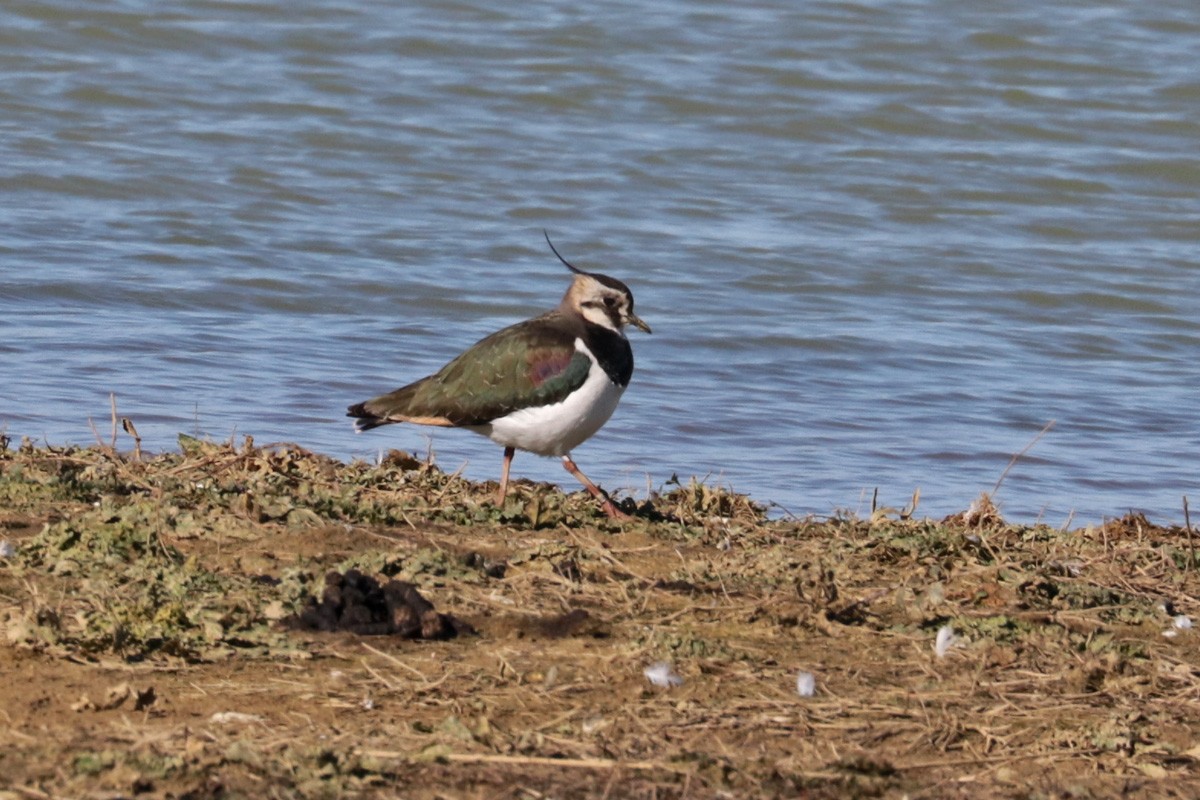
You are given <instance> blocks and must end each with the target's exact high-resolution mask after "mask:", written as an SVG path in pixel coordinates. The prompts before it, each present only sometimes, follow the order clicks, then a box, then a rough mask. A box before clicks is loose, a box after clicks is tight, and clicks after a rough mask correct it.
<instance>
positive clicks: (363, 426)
mask: <svg viewBox="0 0 1200 800" xmlns="http://www.w3.org/2000/svg"><path fill="white" fill-rule="evenodd" d="M346 416H347V417H354V432H355V433H362V432H363V431H369V430H371V429H372V428H378V427H379V426H380V425H386V424H387V420H385V419H382V418H381V417H377V416H375V415H374V414H372V413H371V412H370V411H367V404H366V403H357V404H355V405H352V406H350V407H349V408H347V409H346Z"/></svg>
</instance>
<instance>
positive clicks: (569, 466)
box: [562, 455, 629, 519]
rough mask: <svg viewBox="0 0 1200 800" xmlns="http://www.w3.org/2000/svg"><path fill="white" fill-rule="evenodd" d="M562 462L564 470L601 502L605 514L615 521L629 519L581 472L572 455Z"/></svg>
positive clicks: (563, 458)
mask: <svg viewBox="0 0 1200 800" xmlns="http://www.w3.org/2000/svg"><path fill="white" fill-rule="evenodd" d="M562 462H563V469H565V470H566V471H567V472H569V473H571V474H572V475H574V476H575V480H577V481H579V482H580V483H582V484H583V487H584V488H585V489H587V490H588V492H589V493H591V495H592V497H594V498H596V499H597V500H599V501H600V504H601V507H602V508H603V509H604V513H605V514H608V515H609V516H610V517H612V518H613V519H629V515H628V514H626V513H624V512H623V511H621V510H620V509H618V508H617V507H616V506H615V505H613V501H612V500H609V499H608V495H606V494H605V493H604V492H603V491H602V490H601V489H600V487H599V486H597V485H596V484H594V483H592V481H591V480H590V479H589V478H588V476H587V475H584V474H583V473H582V472H581V471H580V470H579V467H577V466H575V462H574V461H572V460H571V456H570V455H565V456H563V457H562Z"/></svg>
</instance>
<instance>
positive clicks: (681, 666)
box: [0, 437, 1200, 798]
mask: <svg viewBox="0 0 1200 800" xmlns="http://www.w3.org/2000/svg"><path fill="white" fill-rule="evenodd" d="M515 489H516V490H515V492H514V493H513V494H512V496H511V497H510V498H509V500H508V502H507V503H506V504H505V505H504V507H503V508H496V507H495V506H494V505H493V504H492V503H491V502H490V499H491V495H492V491H493V490H494V484H493V485H492V486H491V487H489V486H486V485H479V484H472V483H469V482H466V481H463V480H461V479H459V478H457V477H455V476H452V475H447V474H445V473H443V472H442V471H440V470H439V469H438V468H437V467H436V466H435V465H432V464H429V463H426V462H424V461H422V460H420V459H417V458H414V457H412V456H409V455H406V454H401V453H393V454H391V455H390V456H389V457H388V458H387V459H385V460H384V462H383V463H381V464H378V465H368V464H361V463H357V464H349V465H347V464H342V463H339V462H336V461H332V460H329V459H326V458H324V457H321V456H319V455H316V454H312V453H307V452H305V451H303V450H302V449H300V448H297V447H293V446H279V447H271V448H265V449H264V448H260V447H255V446H254V445H253V444H251V443H243V444H239V445H236V446H234V445H229V444H213V443H207V442H200V441H196V440H191V439H187V438H186V437H185V438H183V439H182V440H181V448H180V451H179V452H178V453H172V454H163V455H157V456H149V455H144V456H142V457H141V458H134V457H133V456H132V455H130V454H117V453H115V452H112V451H111V450H106V449H102V448H98V449H87V450H78V449H56V448H44V447H41V448H38V447H32V446H29V445H26V446H23V447H13V446H12V445H11V444H10V445H9V446H7V447H6V448H4V449H3V450H2V451H0V540H3V541H5V542H7V543H8V544H9V547H7V548H4V549H3V550H2V551H0V553H2V555H0V634H2V638H0V670H2V672H3V674H4V676H5V678H6V680H5V681H3V685H2V686H0V715H2V716H3V719H4V721H5V724H4V725H2V726H0V798H8V797H14V798H16V797H20V798H27V797H57V796H75V797H97V798H99V797H105V798H108V797H114V796H134V795H140V796H147V797H188V798H206V797H213V798H216V797H375V796H379V797H384V796H396V795H403V796H411V797H435V796H467V797H472V796H479V797H483V796H497V795H500V796H508V797H538V796H553V797H592V796H595V797H600V796H605V795H607V796H610V797H656V798H664V797H717V796H736V797H757V796H761V797H795V796H810V797H812V796H815V797H841V796H845V795H847V794H855V795H870V796H885V797H890V796H896V797H899V796H902V795H908V796H909V797H948V796H951V797H952V796H962V797H988V796H996V797H1038V796H1044V797H1057V796H1076V797H1088V796H1096V797H1100V796H1111V795H1112V794H1116V793H1118V792H1129V791H1135V792H1138V793H1144V794H1154V795H1161V796H1180V797H1184V796H1191V795H1193V794H1194V793H1195V791H1196V790H1197V788H1200V785H1198V784H1200V782H1198V781H1197V780H1196V778H1197V759H1198V758H1200V713H1198V712H1200V706H1198V705H1197V695H1200V655H1198V652H1200V650H1198V648H1197V643H1198V641H1197V640H1196V638H1195V637H1196V636H1197V634H1196V633H1195V632H1194V631H1193V630H1192V629H1191V628H1190V627H1188V626H1189V623H1190V620H1191V618H1192V616H1194V615H1195V614H1197V613H1200V608H1198V606H1197V603H1200V601H1198V600H1197V598H1198V597H1200V580H1198V579H1197V576H1196V569H1195V568H1196V563H1197V562H1196V555H1195V550H1194V541H1193V538H1194V537H1193V536H1192V535H1190V533H1191V532H1189V531H1188V530H1187V529H1186V528H1183V529H1181V528H1169V527H1160V526H1156V525H1155V524H1154V523H1153V522H1152V521H1150V520H1147V519H1145V518H1143V517H1126V518H1122V519H1115V520H1113V521H1111V522H1109V523H1108V524H1106V525H1104V526H1095V527H1091V528H1085V529H1079V530H1071V531H1063V530H1057V529H1053V528H1047V527H1029V526H1010V525H1007V524H1006V523H1005V522H1004V520H1003V519H1002V518H1001V516H1000V514H999V513H998V512H997V511H995V510H994V509H989V508H987V507H986V505H984V506H979V507H977V508H975V509H974V513H973V514H963V515H956V516H954V517H952V518H949V519H946V520H921V519H912V518H902V517H907V516H910V515H908V514H902V513H901V512H900V511H895V510H889V509H880V510H878V511H877V512H876V513H874V514H872V515H871V517H870V518H866V519H860V518H853V517H839V518H832V519H803V520H776V519H768V518H767V517H766V516H765V514H764V513H763V509H762V508H761V507H759V506H757V505H756V504H755V503H753V502H751V501H750V500H749V499H748V498H745V497H741V496H738V495H735V494H731V493H729V492H726V491H723V490H720V489H717V488H713V487H708V486H703V485H698V484H694V483H693V484H690V485H682V486H680V485H672V486H668V487H665V488H664V489H663V490H662V491H661V492H659V493H657V494H655V495H654V496H652V497H651V498H649V499H648V500H646V501H644V502H641V503H634V502H633V501H631V500H628V499H627V500H625V501H624V506H623V507H624V509H625V510H626V511H627V512H629V513H632V514H635V518H634V519H633V520H631V521H629V522H623V523H614V522H612V521H609V520H607V519H605V518H604V517H603V516H602V515H601V514H600V513H599V511H598V509H597V508H596V506H595V504H594V503H593V502H592V501H591V500H590V499H589V498H588V497H587V496H586V495H584V494H582V493H578V494H571V495H564V494H562V492H561V491H560V490H558V489H557V488H555V487H551V486H545V485H534V484H528V483H525V484H518V485H517V486H516V487H515ZM389 587H390V588H389ZM306 615H307V616H306ZM373 615H374V616H373ZM306 619H307V620H308V622H309V623H311V624H304V622H303V621H304V620H306ZM343 619H345V620H348V621H349V622H348V623H347V624H340V623H341V621H342V620H343ZM350 623H353V624H350ZM356 626H357V627H356ZM423 632H428V633H430V634H431V635H423ZM939 632H941V634H940V635H939ZM433 634H436V635H433ZM939 641H940V644H941V647H940V648H939V647H938V643H939ZM660 662H665V663H666V664H667V665H669V666H668V667H667V668H666V669H667V670H668V673H667V674H669V675H672V676H677V677H678V678H679V679H680V681H674V680H672V681H660V682H663V683H668V684H675V685H667V686H658V685H655V684H654V683H652V682H651V681H650V680H648V678H647V675H646V673H645V670H646V669H647V667H650V666H651V665H654V664H656V663H660ZM802 672H803V673H809V674H810V675H811V676H812V686H813V691H812V694H811V696H805V695H802V694H801V693H800V692H798V691H797V679H798V677H799V676H800V673H802ZM801 683H802V684H803V683H804V681H801Z"/></svg>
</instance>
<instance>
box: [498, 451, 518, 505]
mask: <svg viewBox="0 0 1200 800" xmlns="http://www.w3.org/2000/svg"><path fill="white" fill-rule="evenodd" d="M516 452H517V449H516V448H515V447H506V448H504V466H503V467H501V468H500V491H499V492H497V493H496V505H498V506H502V505H504V498H505V496H506V495H507V494H508V468H509V467H511V466H512V460H513V455H514V454H515V453H516Z"/></svg>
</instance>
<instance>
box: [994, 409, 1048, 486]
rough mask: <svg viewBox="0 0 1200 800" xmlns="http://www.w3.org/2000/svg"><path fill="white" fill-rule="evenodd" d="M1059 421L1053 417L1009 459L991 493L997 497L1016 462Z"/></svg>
mask: <svg viewBox="0 0 1200 800" xmlns="http://www.w3.org/2000/svg"><path fill="white" fill-rule="evenodd" d="M1057 421H1058V420H1054V419H1052V420H1050V421H1049V422H1047V423H1046V426H1045V427H1044V428H1042V429H1041V431H1039V432H1038V435H1037V436H1035V437H1033V440H1032V441H1031V442H1030V443H1029V444H1027V445H1025V447H1023V448H1022V449H1021V452H1019V453H1017V454H1015V455H1014V456H1013V457H1012V458H1011V459H1010V460H1009V462H1008V466H1007V467H1005V468H1004V471H1003V472H1001V473H1000V478H999V479H998V480H997V481H996V485H995V486H993V487H992V491H991V492H990V494H991V495H992V496H993V497H995V495H996V492H998V491H1000V484H1002V483H1004V479H1005V478H1007V477H1008V473H1009V472H1010V471H1011V470H1012V468H1013V467H1014V466H1016V464H1017V461H1019V460H1020V459H1021V456H1023V455H1025V454H1026V453H1028V452H1029V451H1030V450H1032V449H1033V446H1034V445H1035V444H1037V443H1038V442H1039V441H1040V440H1041V438H1042V437H1043V436H1045V435H1046V434H1047V433H1049V432H1050V429H1051V428H1053V427H1054V423H1056V422H1057Z"/></svg>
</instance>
